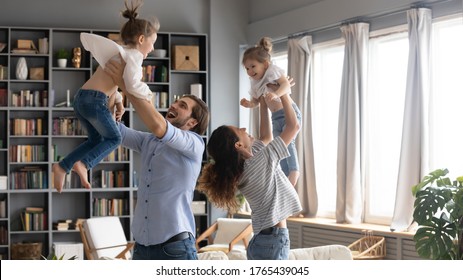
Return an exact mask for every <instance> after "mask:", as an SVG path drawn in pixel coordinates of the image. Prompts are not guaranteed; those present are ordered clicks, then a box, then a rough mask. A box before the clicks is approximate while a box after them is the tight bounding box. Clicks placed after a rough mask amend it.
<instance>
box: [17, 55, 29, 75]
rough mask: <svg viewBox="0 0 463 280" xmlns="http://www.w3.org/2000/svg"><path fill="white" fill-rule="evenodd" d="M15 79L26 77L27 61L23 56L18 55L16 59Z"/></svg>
mask: <svg viewBox="0 0 463 280" xmlns="http://www.w3.org/2000/svg"><path fill="white" fill-rule="evenodd" d="M16 79H18V80H25V79H27V63H26V59H25V58H24V57H20V58H19V59H18V64H16Z"/></svg>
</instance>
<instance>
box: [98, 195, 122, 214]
mask: <svg viewBox="0 0 463 280" xmlns="http://www.w3.org/2000/svg"><path fill="white" fill-rule="evenodd" d="M128 213H129V201H128V199H126V198H94V199H93V216H122V215H128Z"/></svg>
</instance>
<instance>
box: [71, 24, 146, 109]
mask: <svg viewBox="0 0 463 280" xmlns="http://www.w3.org/2000/svg"><path fill="white" fill-rule="evenodd" d="M80 41H81V42H82V45H83V46H84V48H85V49H86V50H87V51H89V52H91V53H92V56H93V57H94V58H95V59H96V61H97V62H98V63H99V64H100V66H101V67H103V69H104V66H105V64H106V62H108V61H109V60H110V59H119V57H118V54H121V56H122V59H123V60H124V61H125V62H126V66H125V69H124V73H123V76H122V77H123V79H124V82H125V87H126V89H127V91H128V92H129V93H130V94H132V95H133V96H135V97H138V98H141V99H146V100H148V101H151V99H152V97H153V93H152V91H151V90H150V88H149V87H148V85H147V84H146V83H144V82H142V81H141V79H142V76H143V72H142V63H143V54H142V53H141V52H140V51H138V50H137V49H134V48H128V47H126V46H120V45H119V44H117V43H116V42H114V41H112V40H110V39H108V38H105V37H103V36H99V35H96V34H90V33H85V32H82V33H80Z"/></svg>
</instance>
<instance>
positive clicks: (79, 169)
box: [72, 161, 91, 189]
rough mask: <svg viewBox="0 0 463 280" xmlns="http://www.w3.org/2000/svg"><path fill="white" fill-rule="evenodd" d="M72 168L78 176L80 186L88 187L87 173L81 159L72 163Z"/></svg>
mask: <svg viewBox="0 0 463 280" xmlns="http://www.w3.org/2000/svg"><path fill="white" fill-rule="evenodd" d="M72 170H74V171H75V172H76V173H77V175H79V177H80V184H81V185H82V187H84V188H86V189H90V188H91V186H90V182H89V181H88V173H87V167H86V166H85V164H83V163H82V162H81V161H78V162H76V163H74V166H73V167H72Z"/></svg>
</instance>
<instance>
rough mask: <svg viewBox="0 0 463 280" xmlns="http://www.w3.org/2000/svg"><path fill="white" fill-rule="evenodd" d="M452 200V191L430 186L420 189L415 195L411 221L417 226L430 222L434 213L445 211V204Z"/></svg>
mask: <svg viewBox="0 0 463 280" xmlns="http://www.w3.org/2000/svg"><path fill="white" fill-rule="evenodd" d="M451 199H452V191H451V190H450V189H444V188H439V187H434V186H430V187H427V188H425V189H422V190H421V191H419V192H418V193H417V194H416V199H415V203H414V206H415V209H414V211H413V219H414V220H415V221H416V222H417V223H418V224H424V223H425V222H426V221H428V220H430V219H431V218H432V217H433V216H434V215H435V213H437V212H438V211H440V210H442V209H445V204H446V203H447V202H448V201H450V200H451Z"/></svg>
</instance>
